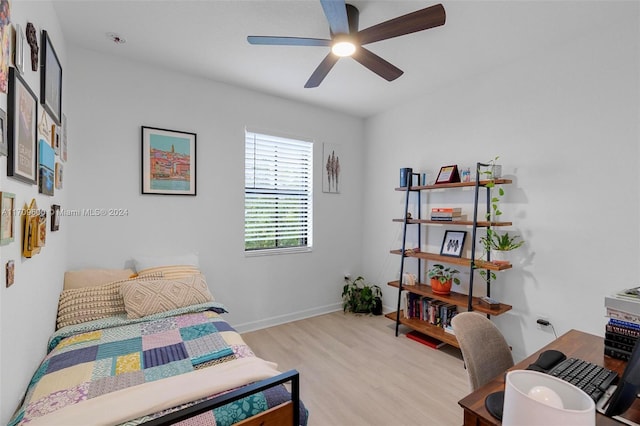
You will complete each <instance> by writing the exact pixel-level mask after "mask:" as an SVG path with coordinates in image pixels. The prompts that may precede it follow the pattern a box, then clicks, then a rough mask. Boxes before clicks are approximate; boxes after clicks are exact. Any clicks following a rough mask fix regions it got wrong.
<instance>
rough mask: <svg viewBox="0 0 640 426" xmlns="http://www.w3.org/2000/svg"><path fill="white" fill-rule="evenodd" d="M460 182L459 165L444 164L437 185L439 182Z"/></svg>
mask: <svg viewBox="0 0 640 426" xmlns="http://www.w3.org/2000/svg"><path fill="white" fill-rule="evenodd" d="M454 182H460V174H459V173H458V166H457V165H453V166H443V167H441V168H440V172H439V173H438V177H437V178H436V185H437V184H439V183H454Z"/></svg>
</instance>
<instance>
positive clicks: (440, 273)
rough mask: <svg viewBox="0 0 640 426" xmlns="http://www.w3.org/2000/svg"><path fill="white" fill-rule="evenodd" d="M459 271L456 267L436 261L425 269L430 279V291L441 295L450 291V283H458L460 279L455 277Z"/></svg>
mask: <svg viewBox="0 0 640 426" xmlns="http://www.w3.org/2000/svg"><path fill="white" fill-rule="evenodd" d="M459 273H460V271H458V270H457V269H454V268H452V267H450V266H444V265H441V264H439V263H436V264H435V265H433V266H432V267H431V269H429V271H427V276H428V277H429V278H430V279H431V291H433V292H434V293H435V294H443V295H444V294H449V293H451V286H452V284H460V279H459V278H458V277H456V274H459Z"/></svg>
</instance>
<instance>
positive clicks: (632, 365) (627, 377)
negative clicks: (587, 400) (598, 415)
mask: <svg viewBox="0 0 640 426" xmlns="http://www.w3.org/2000/svg"><path fill="white" fill-rule="evenodd" d="M639 343H640V339H638V340H637V341H636V344H635V345H634V347H633V351H631V356H630V357H629V361H628V362H627V366H626V367H625V369H624V372H623V373H622V377H621V378H620V380H619V381H618V385H617V387H616V390H615V391H614V392H613V394H612V395H611V398H609V401H608V402H607V403H606V404H605V405H604V407H603V409H604V415H605V416H609V417H613V416H618V415H620V414H622V413H624V412H625V411H627V410H628V409H629V407H631V404H633V401H635V399H636V397H637V395H638V392H640V344H639Z"/></svg>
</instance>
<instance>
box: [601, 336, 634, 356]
mask: <svg viewBox="0 0 640 426" xmlns="http://www.w3.org/2000/svg"><path fill="white" fill-rule="evenodd" d="M604 345H605V346H606V347H609V348H612V349H618V350H622V351H627V352H629V354H631V352H632V351H633V345H627V344H625V343H620V342H617V341H615V340H610V339H604Z"/></svg>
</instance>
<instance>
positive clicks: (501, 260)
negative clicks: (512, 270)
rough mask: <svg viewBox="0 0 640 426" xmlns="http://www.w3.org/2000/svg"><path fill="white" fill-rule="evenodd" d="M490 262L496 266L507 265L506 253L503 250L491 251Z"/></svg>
mask: <svg viewBox="0 0 640 426" xmlns="http://www.w3.org/2000/svg"><path fill="white" fill-rule="evenodd" d="M491 262H492V263H495V264H496V265H508V264H509V263H510V262H509V259H507V252H506V251H503V250H491Z"/></svg>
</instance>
